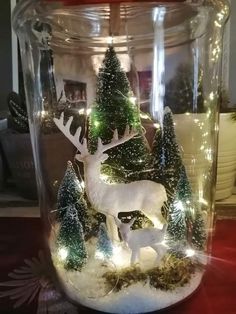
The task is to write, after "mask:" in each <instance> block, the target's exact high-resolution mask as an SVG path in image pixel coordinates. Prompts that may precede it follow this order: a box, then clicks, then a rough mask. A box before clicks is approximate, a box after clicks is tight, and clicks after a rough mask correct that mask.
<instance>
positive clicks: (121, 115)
mask: <svg viewBox="0 0 236 314" xmlns="http://www.w3.org/2000/svg"><path fill="white" fill-rule="evenodd" d="M126 125H129V126H130V127H131V128H133V129H135V130H136V131H137V132H138V136H136V137H135V138H133V139H131V140H129V141H128V142H126V143H124V144H122V145H120V146H119V147H115V148H112V149H110V150H109V151H108V152H107V153H108V155H109V159H108V160H107V161H106V162H105V165H103V168H102V173H103V174H106V175H108V176H109V179H110V180H111V181H118V182H128V181H131V180H132V181H133V180H138V179H139V178H140V171H142V170H143V169H145V168H146V166H147V161H148V158H149V151H148V148H147V146H146V141H145V138H144V136H143V131H142V126H141V121H140V116H139V108H138V106H137V104H136V103H135V102H134V98H133V97H132V91H131V88H130V84H129V81H128V79H127V76H126V74H125V72H124V70H123V69H122V68H121V64H120V61H119V59H118V58H117V55H116V52H115V50H114V48H113V47H112V46H110V47H109V48H108V49H107V51H106V54H105V58H104V60H103V64H102V66H101V68H100V70H99V73H98V83H97V94H96V102H95V104H94V106H93V108H92V112H91V115H90V126H89V143H90V150H91V151H92V152H94V151H95V150H96V148H97V139H98V137H100V138H101V139H102V141H103V142H104V143H107V142H109V141H110V140H111V139H112V136H113V131H114V130H115V129H117V130H118V133H119V135H120V136H121V135H123V134H124V131H125V128H126ZM130 176H132V178H131V177H130Z"/></svg>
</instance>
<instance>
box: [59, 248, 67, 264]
mask: <svg viewBox="0 0 236 314" xmlns="http://www.w3.org/2000/svg"><path fill="white" fill-rule="evenodd" d="M58 256H59V257H60V259H61V260H62V261H64V260H65V259H66V258H67V256H68V251H67V249H66V248H64V247H62V248H60V249H59V250H58Z"/></svg>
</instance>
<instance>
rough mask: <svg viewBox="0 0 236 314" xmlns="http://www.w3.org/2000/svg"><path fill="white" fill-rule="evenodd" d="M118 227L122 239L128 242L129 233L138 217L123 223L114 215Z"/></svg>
mask: <svg viewBox="0 0 236 314" xmlns="http://www.w3.org/2000/svg"><path fill="white" fill-rule="evenodd" d="M114 219H115V222H116V225H117V227H118V228H119V230H120V234H121V237H122V239H123V240H124V241H125V242H126V241H127V240H128V235H129V233H130V228H131V227H132V225H133V223H134V222H135V220H136V218H135V217H134V218H132V219H131V220H130V221H129V222H128V223H123V222H121V220H120V219H119V218H117V217H114Z"/></svg>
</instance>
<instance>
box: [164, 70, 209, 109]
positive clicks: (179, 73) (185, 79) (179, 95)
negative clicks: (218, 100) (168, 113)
mask: <svg viewBox="0 0 236 314" xmlns="http://www.w3.org/2000/svg"><path fill="white" fill-rule="evenodd" d="M202 79H203V70H202V68H199V70H198V77H197V81H196V82H195V81H194V80H195V69H194V67H193V65H191V64H180V65H179V66H178V68H177V69H176V74H175V76H174V77H173V78H172V79H171V80H170V81H169V82H168V83H167V84H166V89H165V98H164V103H165V106H169V107H170V108H171V109H172V111H173V112H174V113H186V112H204V110H205V108H204V95H203V83H202ZM195 84H196V87H195ZM194 91H196V95H194ZM194 97H195V101H196V106H194Z"/></svg>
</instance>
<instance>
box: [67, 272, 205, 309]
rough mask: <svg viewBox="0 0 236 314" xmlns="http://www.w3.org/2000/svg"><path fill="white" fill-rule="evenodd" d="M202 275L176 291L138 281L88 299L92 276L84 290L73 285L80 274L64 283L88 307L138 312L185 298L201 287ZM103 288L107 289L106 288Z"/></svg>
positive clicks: (84, 283)
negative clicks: (126, 286)
mask: <svg viewBox="0 0 236 314" xmlns="http://www.w3.org/2000/svg"><path fill="white" fill-rule="evenodd" d="M202 275H203V273H200V272H198V273H196V274H194V275H193V276H192V278H191V281H190V282H189V283H188V284H186V285H185V286H184V287H179V288H176V289H175V290H173V291H162V290H159V289H155V288H152V287H150V286H149V285H148V284H146V285H143V284H142V283H136V284H134V285H132V286H129V287H128V288H125V289H122V290H121V291H119V292H110V293H108V294H107V295H106V296H104V297H102V296H101V297H98V298H88V297H87V296H86V292H88V291H87V287H88V286H89V288H90V292H91V288H92V287H91V286H90V285H88V284H86V281H87V280H88V282H91V280H90V278H83V283H82V286H83V287H84V289H81V290H80V291H78V290H76V289H75V285H73V282H74V284H77V283H76V280H77V278H76V276H71V277H70V280H68V279H67V280H65V281H64V285H65V288H66V292H67V294H68V295H69V297H71V298H72V299H74V300H75V301H77V302H79V303H80V304H82V305H84V306H87V307H90V308H93V309H95V310H98V311H101V312H108V313H119V314H135V313H146V312H151V311H156V310H160V309H163V308H166V307H168V306H171V305H173V304H175V303H177V302H179V301H181V300H183V299H185V298H186V297H187V296H189V295H190V294H192V293H193V292H194V291H195V290H196V289H197V287H198V286H199V284H200V283H201V279H202ZM91 276H93V274H91V275H90V277H91ZM64 279H66V278H64ZM81 279H82V278H81ZM97 289H98V287H96V285H95V287H94V289H93V290H94V294H96V292H95V291H98V290H97ZM101 290H103V289H102V287H101ZM100 292H101V291H100Z"/></svg>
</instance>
